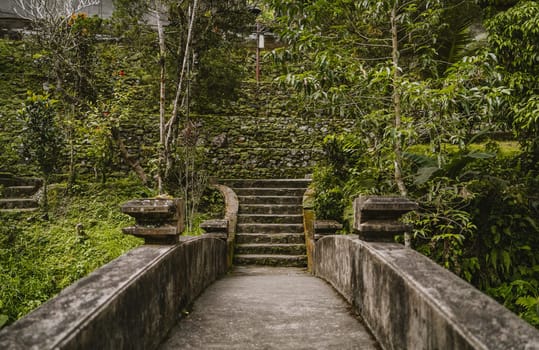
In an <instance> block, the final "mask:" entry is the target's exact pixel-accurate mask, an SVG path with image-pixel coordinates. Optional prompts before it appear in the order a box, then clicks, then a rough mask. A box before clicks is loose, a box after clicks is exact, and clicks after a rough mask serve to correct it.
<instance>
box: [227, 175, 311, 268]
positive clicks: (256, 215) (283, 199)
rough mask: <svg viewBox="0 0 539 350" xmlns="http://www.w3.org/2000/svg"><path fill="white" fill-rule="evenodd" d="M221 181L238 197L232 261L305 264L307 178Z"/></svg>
mask: <svg viewBox="0 0 539 350" xmlns="http://www.w3.org/2000/svg"><path fill="white" fill-rule="evenodd" d="M223 183H224V184H225V185H227V186H229V187H231V188H232V189H233V190H234V192H235V193H236V195H237V196H238V200H239V212H238V224H237V233H236V248H235V254H234V264H235V265H272V266H295V267H304V266H307V255H306V249H305V237H304V232H303V214H302V199H303V194H304V193H305V190H306V189H307V186H308V185H309V183H310V180H308V179H269V180H225V181H223Z"/></svg>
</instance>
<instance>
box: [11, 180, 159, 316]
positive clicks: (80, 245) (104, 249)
mask: <svg viewBox="0 0 539 350" xmlns="http://www.w3.org/2000/svg"><path fill="white" fill-rule="evenodd" d="M151 195H153V193H152V192H151V191H150V190H148V189H147V188H145V187H143V186H140V185H138V184H137V182H136V180H132V179H127V180H116V181H114V182H110V183H107V184H104V185H103V184H83V185H75V186H74V187H73V188H71V190H70V191H66V188H65V185H55V186H53V187H52V188H51V190H50V206H51V211H50V213H49V220H44V219H43V218H42V214H41V213H40V212H33V213H30V214H28V213H0V222H1V224H0V327H2V326H5V325H8V324H10V323H12V322H14V321H15V320H17V319H18V318H20V317H22V316H24V315H25V314H27V313H28V312H30V311H31V310H33V309H35V308H36V307H38V306H39V305H41V304H42V303H43V302H45V301H47V300H48V299H50V298H51V297H53V296H55V295H56V294H57V293H59V292H60V291H61V290H62V289H63V288H65V287H67V286H69V285H70V284H72V283H73V282H75V281H76V280H78V279H80V278H82V277H84V276H86V275H88V274H89V273H90V272H92V271H93V270H95V269H96V268H98V267H100V266H102V265H104V264H106V263H108V262H109V261H111V260H113V259H115V258H116V257H118V256H120V255H122V254H123V253H125V252H127V251H128V250H130V249H132V248H134V247H136V246H138V245H140V244H142V240H141V239H137V238H134V237H132V236H127V235H124V234H123V233H122V231H121V228H122V227H126V226H129V225H131V224H132V219H131V218H130V217H128V216H126V215H124V214H122V213H121V212H120V209H119V205H120V204H122V203H123V202H126V201H128V200H130V199H133V198H143V197H148V196H151Z"/></svg>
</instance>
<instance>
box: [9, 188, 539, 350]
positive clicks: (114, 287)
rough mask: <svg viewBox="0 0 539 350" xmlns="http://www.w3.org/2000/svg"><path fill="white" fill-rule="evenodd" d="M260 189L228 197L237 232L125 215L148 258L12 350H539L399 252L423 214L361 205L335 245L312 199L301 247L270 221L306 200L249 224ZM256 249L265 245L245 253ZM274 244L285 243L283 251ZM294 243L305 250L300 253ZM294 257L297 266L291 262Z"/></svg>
mask: <svg viewBox="0 0 539 350" xmlns="http://www.w3.org/2000/svg"><path fill="white" fill-rule="evenodd" d="M274 183H275V182H274ZM253 185H255V184H254V183H251V185H249V186H250V187H246V188H250V189H243V190H240V189H238V188H241V187H242V186H240V185H238V184H232V185H231V186H232V187H234V189H231V188H230V187H227V186H224V185H219V188H220V190H221V191H222V192H223V194H224V195H225V198H226V202H227V211H226V215H225V218H223V219H222V220H214V221H210V222H206V223H205V224H204V227H205V228H206V230H207V231H208V233H207V234H205V235H202V236H198V237H181V238H179V237H178V233H179V232H181V229H182V222H183V220H182V218H181V215H180V213H181V206H182V204H181V202H180V201H178V200H169V199H155V200H139V201H134V202H131V203H129V204H127V205H125V206H124V207H123V211H124V212H126V213H129V214H130V215H133V216H135V218H136V220H137V224H136V225H135V226H134V227H132V228H127V229H126V230H125V231H126V232H127V233H131V234H134V235H137V236H142V237H144V238H145V240H146V242H147V243H148V244H145V245H143V246H141V247H139V248H136V249H134V250H132V251H130V252H128V253H127V254H125V255H123V256H121V257H119V258H118V259H116V260H114V261H112V262H111V263H109V264H107V265H105V266H103V267H102V268H100V269H98V270H97V271H95V272H94V273H92V274H90V275H89V276H87V277H86V278H83V279H81V280H80V281H78V282H76V283H75V284H73V285H72V286H70V287H68V288H66V289H65V290H64V291H62V292H61V293H60V294H59V295H58V296H57V297H56V298H54V299H52V300H50V301H49V302H47V303H45V304H44V305H43V306H41V307H40V308H38V309H37V310H35V311H34V312H32V313H31V314H29V315H28V316H26V317H24V318H22V319H21V320H19V321H17V322H16V323H14V324H13V325H11V326H10V327H8V328H6V329H3V330H2V331H0V349H159V348H161V349H183V348H185V349H504V350H505V349H526V350H531V349H539V332H538V331H537V330H536V329H534V328H533V327H531V326H530V325H528V324H527V323H525V322H523V321H522V320H520V319H519V318H518V317H517V316H516V315H514V314H512V313H511V312H510V311H508V310H507V309H505V308H504V307H503V306H501V305H500V304H498V303H497V302H496V301H494V300H493V299H491V298H489V297H488V296H486V295H484V294H483V293H481V292H480V291H478V290H477V289H475V288H474V287H472V286H471V285H469V284H468V283H466V282H465V281H463V280H462V279H460V278H458V277H457V276H455V275H454V274H452V273H451V272H449V271H447V270H445V269H443V268H442V267H440V266H438V265H437V264H435V263H434V262H432V261H430V260H429V259H428V258H426V257H424V256H422V255H421V254H419V253H417V252H415V251H413V250H411V249H408V248H405V247H404V246H402V245H400V244H396V243H392V242H391V239H390V238H391V237H392V235H394V234H396V233H398V232H402V230H404V229H406V228H405V227H402V225H400V224H399V223H398V222H397V221H396V220H395V217H397V216H398V215H400V214H402V213H403V212H405V211H407V210H410V209H413V203H410V202H407V201H406V200H403V199H402V198H389V199H388V198H371V197H367V198H365V197H361V198H358V200H356V203H355V204H356V205H355V211H356V222H355V224H354V226H355V229H356V232H357V233H358V234H357V235H334V234H332V231H333V230H334V229H335V227H336V226H335V225H334V224H333V223H328V222H317V221H316V220H315V218H314V215H313V212H312V208H311V203H312V202H311V199H312V198H311V197H310V193H309V192H307V193H306V194H305V195H304V196H303V198H302V201H301V202H300V206H301V205H302V214H301V215H302V218H303V223H302V224H301V227H302V231H303V232H301V233H299V234H300V235H302V236H303V242H302V243H298V242H297V241H296V239H297V237H296V236H297V235H298V233H297V232H291V233H286V232H282V231H280V230H279V229H277V228H280V229H283V230H284V229H285V228H286V229H291V228H295V227H296V226H290V225H291V224H289V223H287V222H283V220H284V219H283V217H282V215H284V214H275V215H277V217H278V218H279V220H276V221H277V222H275V220H274V221H272V219H271V215H274V214H271V213H264V211H265V210H271V211H272V212H273V213H275V211H276V210H277V211H278V210H281V209H282V210H285V209H284V207H278V206H279V205H286V206H289V207H291V204H282V203H281V204H279V203H278V202H279V201H280V200H281V199H277V198H275V197H279V196H284V197H294V196H295V197H297V195H296V194H298V192H301V191H299V190H298V191H292V190H291V191H288V190H285V189H278V190H277V192H278V193H280V194H279V196H277V195H275V193H273V192H270V193H268V190H260V191H262V192H265V193H264V195H260V193H259V194H258V196H262V197H264V196H266V197H274V198H273V199H271V200H270V199H269V198H266V200H268V201H274V203H273V204H272V205H270V207H272V208H273V209H267V208H264V207H263V204H254V206H255V207H257V208H256V211H262V213H261V214H260V216H259V217H256V215H254V214H253V213H252V212H250V213H247V214H246V213H245V212H244V211H242V208H243V210H244V209H245V208H244V207H243V206H242V205H245V200H246V199H245V198H242V197H253V196H257V194H256V191H257V190H253ZM287 186H290V185H287ZM255 187H256V186H255ZM244 188H245V187H244ZM283 188H287V187H283ZM288 188H290V187H288ZM251 191H255V192H251ZM291 193H295V195H294V196H289V195H287V194H291ZM238 199H239V202H238ZM242 202H243V203H244V204H242ZM301 203H302V204H301ZM250 205H251V206H253V204H250ZM289 209H292V208H289ZM253 210H254V209H253ZM393 214H395V215H393ZM242 215H247V217H245V216H244V217H242ZM245 220H247V221H245ZM252 220H254V222H252ZM258 220H261V221H263V222H265V223H266V224H269V225H273V226H271V227H272V228H273V229H274V230H277V231H275V232H267V233H264V232H262V233H261V232H253V231H254V230H255V229H254V228H257V229H263V227H264V226H263V225H262V223H261V222H259V221H258ZM294 220H295V219H294ZM242 225H243V226H242ZM279 225H282V226H279ZM293 225H297V224H293ZM238 228H241V230H240V231H242V230H243V232H238ZM242 235H250V236H252V237H248V238H249V239H254V241H250V243H238V242H237V241H239V238H241V237H242ZM265 235H276V236H275V237H279V239H278V241H277V242H275V243H274V244H275V245H276V247H277V248H272V243H271V239H272V237H273V236H265ZM282 237H285V238H282ZM241 239H247V238H246V237H243V238H241ZM281 239H284V240H285V241H286V240H292V241H293V243H289V244H290V245H291V246H290V247H287V244H288V243H285V242H283V241H282V240H281ZM268 240H270V242H269V243H267V241H268ZM242 244H247V245H249V246H248V247H242V249H246V250H245V251H244V253H245V254H240V255H251V256H250V257H247V258H245V257H240V258H239V259H236V260H234V253H235V250H236V249H237V247H238V246H239V245H240V246H241V245H242ZM302 244H303V249H304V250H303V252H302V253H303V254H299V255H298V254H297V253H298V249H299V248H298V245H300V246H301V245H302ZM253 249H254V250H253ZM260 249H261V250H262V251H263V252H264V253H261V251H258V250H260ZM288 249H290V250H288ZM287 252H288V253H287ZM300 253H301V252H300ZM287 254H288V255H290V256H294V258H289V257H284V258H281V256H283V255H284V256H286V255H287ZM268 256H269V257H268ZM302 257H303V258H304V260H303V261H304V265H305V266H306V267H297V266H296V267H288V266H278V267H275V266H267V265H263V264H266V263H268V264H269V263H271V264H273V265H287V264H286V263H277V264H275V262H276V261H277V262H283V261H288V262H290V261H292V262H294V264H297V262H298V261H300V260H301V259H303V258H302ZM252 259H255V260H254V261H253V260H252ZM256 259H258V260H256ZM243 261H247V262H248V264H246V265H242V264H243Z"/></svg>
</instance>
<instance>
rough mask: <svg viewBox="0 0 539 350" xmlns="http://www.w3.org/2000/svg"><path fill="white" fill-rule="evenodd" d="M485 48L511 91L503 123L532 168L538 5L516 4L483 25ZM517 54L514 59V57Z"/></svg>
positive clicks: (538, 125)
mask: <svg viewBox="0 0 539 350" xmlns="http://www.w3.org/2000/svg"><path fill="white" fill-rule="evenodd" d="M486 26H487V29H488V31H489V44H490V46H491V48H492V50H493V52H494V53H495V54H496V56H497V57H498V59H499V62H500V65H501V66H502V67H503V70H504V71H503V79H504V84H505V85H506V86H507V87H508V88H509V89H511V92H512V93H511V96H508V98H507V101H508V103H509V106H510V107H509V108H508V109H507V116H506V118H505V121H506V122H507V124H508V125H510V126H511V127H513V128H514V131H515V133H516V135H517V136H518V138H519V141H520V142H521V143H522V144H523V145H524V146H525V148H526V150H527V154H526V156H527V164H526V166H528V167H530V168H535V167H536V163H537V144H538V142H539V141H538V140H539V102H538V99H537V92H538V91H539V78H538V77H539V68H538V67H539V65H538V62H539V3H537V1H520V2H519V3H518V4H516V5H515V6H512V7H511V8H509V9H508V10H507V11H503V12H500V13H498V14H497V15H495V16H493V17H492V18H491V19H489V20H488V21H486ZM516 52H518V54H517V55H515V53H516Z"/></svg>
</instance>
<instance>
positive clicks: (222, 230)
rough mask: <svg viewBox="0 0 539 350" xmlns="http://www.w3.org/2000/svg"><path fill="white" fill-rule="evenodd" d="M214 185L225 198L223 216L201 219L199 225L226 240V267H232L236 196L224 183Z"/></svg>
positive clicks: (236, 213) (236, 210)
mask: <svg viewBox="0 0 539 350" xmlns="http://www.w3.org/2000/svg"><path fill="white" fill-rule="evenodd" d="M214 186H215V188H217V189H218V190H219V191H220V192H221V194H222V195H223V197H224V199H225V217H224V218H223V219H214V220H206V221H203V222H202V223H201V224H200V227H201V228H202V229H203V230H204V231H206V233H207V234H209V235H212V236H214V237H218V238H221V239H223V240H225V241H226V244H227V260H228V267H232V261H233V260H234V245H235V242H236V224H237V222H238V208H239V202H238V197H237V196H236V193H234V191H233V190H232V189H231V188H230V187H227V186H224V185H214Z"/></svg>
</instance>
